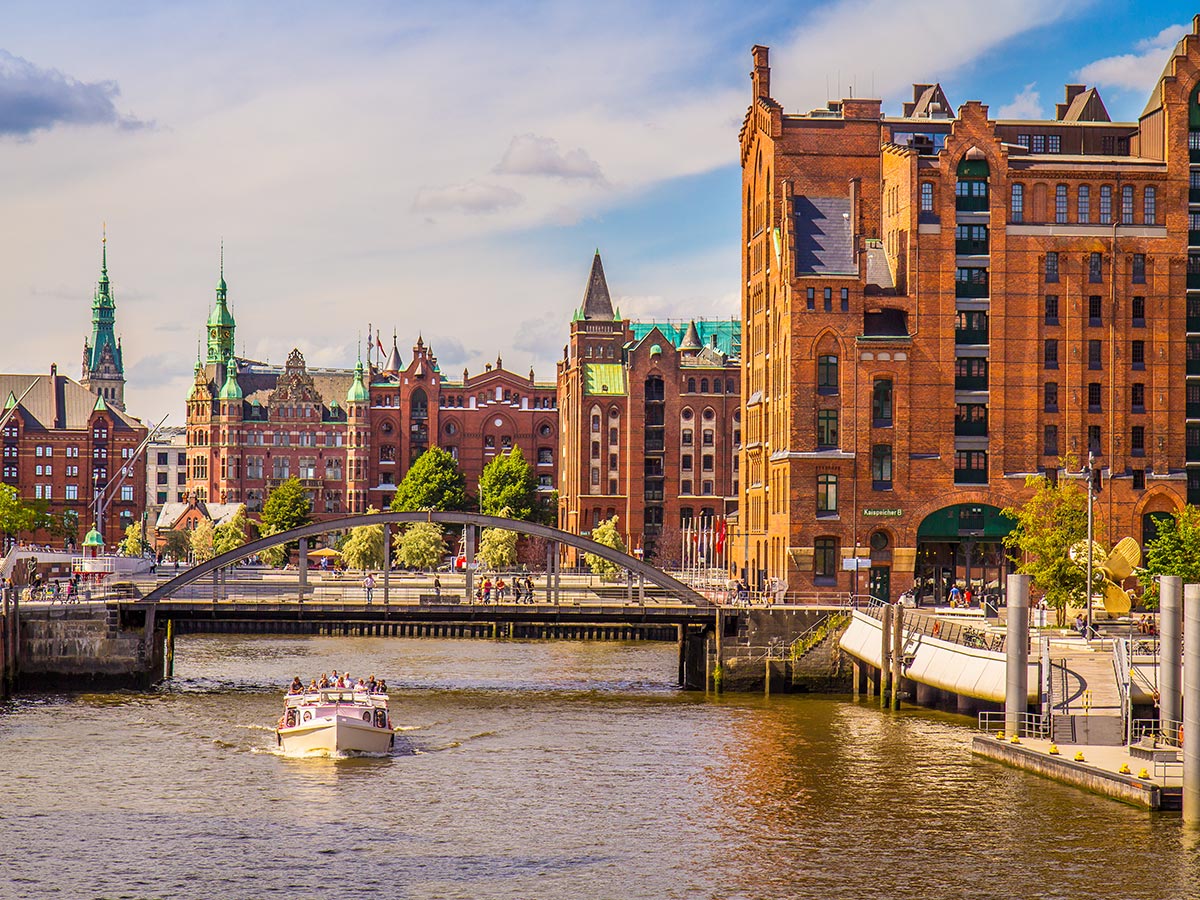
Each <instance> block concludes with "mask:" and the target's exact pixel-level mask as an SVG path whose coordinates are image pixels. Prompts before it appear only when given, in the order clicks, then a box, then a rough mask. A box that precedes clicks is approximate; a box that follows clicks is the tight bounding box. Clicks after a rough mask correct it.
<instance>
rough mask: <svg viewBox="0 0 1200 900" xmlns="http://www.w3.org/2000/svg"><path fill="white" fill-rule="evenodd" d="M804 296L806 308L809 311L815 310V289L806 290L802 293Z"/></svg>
mask: <svg viewBox="0 0 1200 900" xmlns="http://www.w3.org/2000/svg"><path fill="white" fill-rule="evenodd" d="M804 295H805V298H806V299H807V301H808V308H809V309H810V310H814V309H816V308H817V289H816V288H808V289H807V290H806V291H805V292H804Z"/></svg>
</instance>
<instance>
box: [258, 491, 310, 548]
mask: <svg viewBox="0 0 1200 900" xmlns="http://www.w3.org/2000/svg"><path fill="white" fill-rule="evenodd" d="M311 509H312V505H311V504H310V503H309V502H308V493H307V491H305V490H304V486H303V485H302V484H300V479H299V478H295V477H292V478H289V479H288V480H287V481H284V482H281V483H280V484H278V485H277V486H276V487H275V489H274V490H272V491H271V493H270V494H268V495H267V499H266V502H265V503H263V510H262V534H263V536H264V537H268V536H270V535H272V534H281V533H282V532H284V531H290V530H291V529H293V528H299V527H300V526H301V525H307V524H308V523H309V521H310V518H311V516H310V513H311ZM296 546H297V544H296V542H295V541H292V542H290V543H287V544H282V545H279V546H275V547H271V548H269V549H267V550H264V551H263V552H262V553H261V554H260V555H261V556H262V558H263V560H264V561H265V562H266V563H267V564H268V565H271V566H275V567H276V568H280V567H282V566H284V565H286V564H287V561H288V559H290V558H291V551H292V550H293V549H294V548H295V547H296Z"/></svg>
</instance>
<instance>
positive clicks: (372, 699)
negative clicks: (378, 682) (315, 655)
mask: <svg viewBox="0 0 1200 900" xmlns="http://www.w3.org/2000/svg"><path fill="white" fill-rule="evenodd" d="M387 699H388V696H387V693H386V692H384V691H351V690H347V689H345V688H331V689H321V690H319V691H316V692H312V691H305V692H304V693H303V694H288V695H287V696H286V697H285V698H284V703H285V705H287V706H305V705H308V704H311V703H370V704H371V705H373V706H386V705H387Z"/></svg>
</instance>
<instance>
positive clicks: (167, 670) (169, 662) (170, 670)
mask: <svg viewBox="0 0 1200 900" xmlns="http://www.w3.org/2000/svg"><path fill="white" fill-rule="evenodd" d="M163 674H164V675H165V676H166V677H167V678H170V677H172V676H173V675H174V674H175V620H174V619H167V641H166V646H165V647H164V649H163Z"/></svg>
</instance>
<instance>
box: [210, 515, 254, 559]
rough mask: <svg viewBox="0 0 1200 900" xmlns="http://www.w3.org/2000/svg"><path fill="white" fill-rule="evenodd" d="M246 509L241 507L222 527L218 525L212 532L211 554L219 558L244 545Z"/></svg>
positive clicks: (246, 524)
mask: <svg viewBox="0 0 1200 900" xmlns="http://www.w3.org/2000/svg"><path fill="white" fill-rule="evenodd" d="M247 527H248V522H247V520H246V507H244V506H243V507H241V508H240V509H239V510H238V511H237V512H236V513H235V514H234V517H233V518H232V519H230V520H229V521H228V522H226V523H225V524H224V525H218V526H217V528H216V530H215V531H214V532H213V553H214V554H215V555H217V556H220V555H221V554H222V553H228V552H229V551H230V550H236V549H237V548H238V547H240V546H242V544H244V543H246V528H247Z"/></svg>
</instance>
